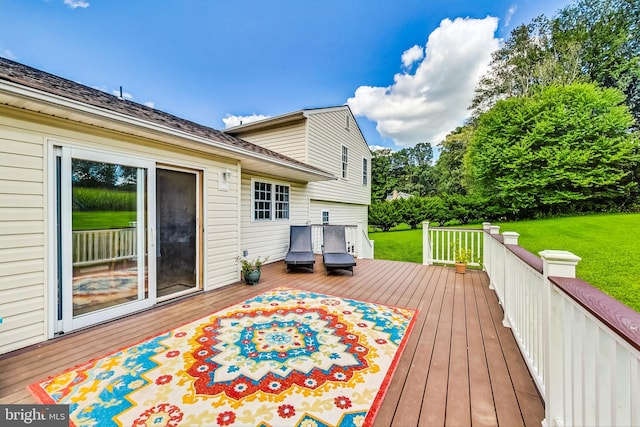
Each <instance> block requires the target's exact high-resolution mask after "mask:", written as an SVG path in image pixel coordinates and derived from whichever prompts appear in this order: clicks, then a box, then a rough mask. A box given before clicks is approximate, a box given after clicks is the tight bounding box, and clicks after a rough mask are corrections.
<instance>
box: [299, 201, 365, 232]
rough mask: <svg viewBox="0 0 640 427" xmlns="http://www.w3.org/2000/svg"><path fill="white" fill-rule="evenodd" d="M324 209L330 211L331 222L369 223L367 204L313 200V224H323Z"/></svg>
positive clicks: (310, 217)
mask: <svg viewBox="0 0 640 427" xmlns="http://www.w3.org/2000/svg"><path fill="white" fill-rule="evenodd" d="M322 211H328V212H329V224H349V225H357V224H358V223H362V225H363V226H366V225H367V219H368V208H367V206H366V205H355V204H348V203H335V202H327V201H324V200H311V203H310V212H309V219H310V221H311V223H312V224H322Z"/></svg>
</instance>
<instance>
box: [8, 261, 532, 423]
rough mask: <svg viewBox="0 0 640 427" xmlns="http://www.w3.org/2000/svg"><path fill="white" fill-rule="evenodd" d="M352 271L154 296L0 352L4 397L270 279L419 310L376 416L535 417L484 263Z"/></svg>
mask: <svg viewBox="0 0 640 427" xmlns="http://www.w3.org/2000/svg"><path fill="white" fill-rule="evenodd" d="M357 263H358V265H357V266H356V267H355V268H354V270H355V271H354V275H353V276H352V275H351V274H350V273H349V272H342V271H338V272H335V273H332V274H329V275H326V274H325V271H324V267H323V265H322V258H321V257H317V259H316V265H315V269H314V271H313V272H311V271H310V270H305V269H299V270H292V271H291V272H288V273H287V271H286V267H285V266H284V263H282V262H275V263H271V264H268V265H265V266H264V267H263V272H262V278H261V279H260V283H259V284H258V285H257V286H246V285H244V284H242V283H238V284H234V285H230V286H227V287H224V288H221V289H216V290H212V291H209V292H200V293H197V294H194V295H192V296H188V297H185V298H181V299H179V300H176V301H173V302H168V303H165V304H161V305H158V306H157V307H155V308H153V309H150V310H147V311H144V312H140V313H137V314H135V315H131V316H128V317H124V318H121V319H117V320H114V321H112V322H109V323H105V324H103V325H100V326H96V327H92V328H87V329H84V330H81V331H77V332H74V333H70V334H66V335H65V336H63V337H60V338H56V339H54V340H50V341H48V342H46V343H42V344H39V345H35V346H31V347H28V348H27V349H23V350H18V351H15V352H12V353H9V354H6V355H0V373H2V375H0V403H23V404H26V403H35V402H36V400H35V399H34V398H33V397H32V396H31V395H30V394H29V392H28V391H27V385H29V384H31V383H33V382H36V381H38V380H42V379H44V378H46V377H48V376H50V375H55V374H59V373H61V372H63V371H64V370H66V369H68V368H71V367H73V366H75V365H78V364H80V363H84V362H86V361H88V360H90V359H93V358H97V357H102V356H105V355H107V354H109V353H112V352H113V351H116V350H118V349H120V348H124V347H127V346H129V345H132V344H134V343H136V342H139V341H141V340H143V339H145V338H147V337H150V336H153V335H156V334H158V333H161V332H164V331H166V330H169V329H171V328H174V327H176V326H178V325H181V324H185V323H188V322H190V321H193V320H196V319H199V318H201V317H204V316H207V315H209V314H211V313H213V312H215V311H218V310H220V309H222V308H225V307H228V306H230V305H232V304H235V303H238V302H240V301H243V300H245V299H247V298H250V297H252V296H254V295H257V294H259V293H261V292H264V291H266V290H269V289H273V288H276V287H290V288H299V289H305V290H310V291H314V292H320V293H326V294H329V295H336V296H341V297H346V298H353V299H360V300H364V301H371V302H377V303H381V304H387V305H391V306H396V307H407V308H413V309H417V310H418V316H417V317H416V321H415V325H414V328H413V332H412V333H411V335H410V336H409V339H408V340H407V342H406V346H405V350H404V352H403V354H402V357H401V358H400V359H399V360H398V364H397V366H396V370H395V374H394V377H393V380H392V381H391V383H390V385H389V388H388V390H387V392H386V395H385V397H384V400H383V402H382V405H381V406H380V408H379V411H378V415H377V417H376V420H375V425H376V426H379V427H382V426H385V427H386V426H390V425H393V426H400V427H405V426H414V425H429V426H433V425H436V426H439V425H474V426H491V425H503V426H512V425H526V426H534V425H535V426H539V425H540V423H541V421H542V418H543V417H544V406H543V403H542V401H541V400H540V397H539V396H538V394H537V391H536V389H535V385H534V383H533V380H532V379H531V376H530V375H529V373H528V371H527V368H526V365H525V363H524V361H523V359H522V356H521V355H520V353H519V351H518V347H517V344H516V343H515V340H514V339H513V335H512V334H511V330H510V329H508V328H505V327H503V326H502V309H501V307H500V305H499V304H498V301H497V298H496V296H495V293H493V291H491V290H489V289H488V279H487V276H486V274H485V273H484V272H481V271H477V270H472V271H469V272H468V273H467V274H466V275H459V274H455V273H454V271H453V269H452V268H447V267H434V266H428V267H427V266H423V265H419V264H411V263H402V262H397V261H383V260H360V259H359V260H357Z"/></svg>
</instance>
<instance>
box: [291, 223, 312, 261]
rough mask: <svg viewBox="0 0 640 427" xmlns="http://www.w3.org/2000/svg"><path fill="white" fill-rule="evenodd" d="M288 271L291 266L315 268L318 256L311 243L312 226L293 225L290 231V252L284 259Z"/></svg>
mask: <svg viewBox="0 0 640 427" xmlns="http://www.w3.org/2000/svg"><path fill="white" fill-rule="evenodd" d="M284 262H285V264H286V265H287V269H288V268H289V267H290V266H306V267H311V268H313V264H314V263H315V262H316V256H315V254H314V253H313V246H312V243H311V226H310V225H292V226H291V227H290V229H289V252H287V255H286V256H285V258H284Z"/></svg>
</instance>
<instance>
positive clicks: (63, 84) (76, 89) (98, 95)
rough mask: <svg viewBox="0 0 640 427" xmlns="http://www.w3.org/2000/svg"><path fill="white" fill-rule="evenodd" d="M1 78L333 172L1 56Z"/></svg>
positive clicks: (318, 171)
mask: <svg viewBox="0 0 640 427" xmlns="http://www.w3.org/2000/svg"><path fill="white" fill-rule="evenodd" d="M1 81H8V82H12V83H15V84H18V85H21V86H25V87H28V88H32V89H35V90H38V91H43V92H46V93H48V94H52V95H56V96H59V97H62V98H66V99H70V100H74V101H77V102H80V103H83V104H86V105H90V106H93V107H97V108H100V109H104V110H107V111H110V112H115V113H120V114H123V115H126V116H129V117H133V118H136V119H140V120H143V121H145V122H148V123H152V124H156V125H159V126H161V127H163V128H170V129H173V130H177V131H181V132H184V133H186V134H189V135H193V136H195V137H199V138H204V139H206V140H210V141H212V142H216V143H219V144H222V145H227V146H228V147H229V149H230V150H231V151H234V152H238V150H240V152H246V153H252V154H258V155H259V156H260V157H262V158H264V159H265V160H271V161H274V162H277V163H279V164H283V163H284V164H289V165H290V166H291V167H293V168H302V169H305V170H307V171H308V172H310V173H312V174H313V173H316V174H318V175H320V176H325V177H330V176H331V174H329V173H328V172H326V171H323V170H321V169H319V168H316V167H314V166H311V165H308V164H306V163H303V162H300V161H298V160H295V159H292V158H290V157H288V156H284V155H282V154H280V153H277V152H275V151H272V150H268V149H266V148H263V147H260V146H258V145H255V144H252V143H250V142H247V141H244V140H243V139H240V138H238V137H235V136H233V135H229V134H227V133H224V132H222V131H219V130H216V129H213V128H210V127H207V126H204V125H201V124H198V123H195V122H192V121H189V120H186V119H182V118H180V117H177V116H174V115H172V114H169V113H165V112H163V111H160V110H156V109H154V108H151V107H147V106H146V105H142V104H138V103H136V102H133V101H129V100H126V99H122V98H119V97H117V96H114V95H111V94H109V93H106V92H103V91H101V90H98V89H94V88H91V87H88V86H85V85H82V84H80V83H76V82H74V81H71V80H67V79H65V78H62V77H59V76H55V75H53V74H49V73H46V72H44V71H41V70H38V69H35V68H32V67H29V66H27V65H24V64H20V63H18V62H15V61H11V60H9V59H6V58H1V57H0V82H1ZM325 179H326V178H325Z"/></svg>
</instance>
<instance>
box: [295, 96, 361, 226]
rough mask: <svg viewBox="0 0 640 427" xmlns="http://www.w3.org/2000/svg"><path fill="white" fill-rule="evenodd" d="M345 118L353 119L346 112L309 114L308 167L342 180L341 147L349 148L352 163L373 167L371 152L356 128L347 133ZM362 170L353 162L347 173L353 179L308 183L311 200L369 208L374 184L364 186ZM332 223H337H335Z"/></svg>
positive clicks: (342, 110) (332, 111) (352, 127)
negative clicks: (361, 160)
mask: <svg viewBox="0 0 640 427" xmlns="http://www.w3.org/2000/svg"><path fill="white" fill-rule="evenodd" d="M345 115H350V113H349V110H348V109H346V108H345V109H338V110H329V111H326V112H319V113H314V114H309V116H308V119H307V127H308V130H307V133H308V138H309V140H308V147H309V161H308V163H309V164H311V165H313V166H315V167H318V168H320V169H322V170H326V171H328V172H331V173H333V174H334V175H335V176H337V177H342V165H343V163H342V146H345V147H347V149H348V157H349V158H350V159H367V163H369V164H370V163H371V151H369V147H368V146H367V144H366V141H365V140H364V138H363V137H362V134H361V133H360V132H358V131H357V127H356V126H355V125H354V124H352V126H351V129H350V130H346V129H345V127H344V123H345ZM330 153H333V155H331V154H330ZM361 168H362V163H361V162H360V161H355V162H354V161H351V162H348V164H347V171H346V172H347V177H350V178H354V179H338V180H331V181H320V182H311V183H309V197H310V198H312V199H316V200H326V201H333V202H343V203H354V204H363V205H368V204H369V203H371V180H370V179H369V180H368V181H369V182H368V183H367V184H366V185H363V184H362V179H361V177H362V169H361ZM332 222H333V223H335V221H333V219H332Z"/></svg>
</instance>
